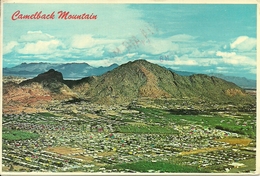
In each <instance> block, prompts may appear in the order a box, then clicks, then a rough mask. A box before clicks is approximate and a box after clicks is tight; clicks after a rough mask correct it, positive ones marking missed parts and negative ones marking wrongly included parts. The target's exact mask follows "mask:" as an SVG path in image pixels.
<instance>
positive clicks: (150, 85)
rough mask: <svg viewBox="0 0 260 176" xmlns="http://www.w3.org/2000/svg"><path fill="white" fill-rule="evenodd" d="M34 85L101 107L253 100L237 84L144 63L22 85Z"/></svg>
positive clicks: (46, 76)
mask: <svg viewBox="0 0 260 176" xmlns="http://www.w3.org/2000/svg"><path fill="white" fill-rule="evenodd" d="M35 83H37V84H40V85H42V87H43V88H45V89H48V90H50V91H51V93H52V94H56V95H57V94H64V92H65V94H66V95H73V96H75V95H78V96H79V97H81V98H86V99H88V100H89V101H91V102H96V103H101V104H120V103H127V102H128V103H129V102H131V101H134V100H136V99H138V98H151V99H158V98H185V97H186V98H196V99H198V100H202V99H204V100H209V101H216V102H237V101H239V102H241V101H243V102H245V101H247V100H249V101H252V100H253V99H252V97H251V96H249V95H247V94H246V93H245V91H244V90H243V89H241V88H240V87H238V86H237V85H235V84H234V83H231V82H227V81H225V80H223V79H220V78H217V77H214V76H208V75H204V74H194V75H191V76H181V75H178V74H176V73H174V72H172V71H170V70H168V69H166V68H164V67H161V66H159V65H156V64H152V63H150V62H147V61H145V60H136V61H133V62H128V63H126V64H122V65H120V66H118V67H117V68H115V69H113V70H111V71H109V72H106V73H104V74H102V75H100V76H90V77H85V78H82V79H80V80H64V79H63V76H62V73H60V72H58V71H55V70H54V69H51V70H49V71H47V72H44V73H42V74H39V75H38V76H37V77H35V78H32V79H28V80H26V81H23V82H21V83H20V86H26V87H28V86H30V85H34V84H35Z"/></svg>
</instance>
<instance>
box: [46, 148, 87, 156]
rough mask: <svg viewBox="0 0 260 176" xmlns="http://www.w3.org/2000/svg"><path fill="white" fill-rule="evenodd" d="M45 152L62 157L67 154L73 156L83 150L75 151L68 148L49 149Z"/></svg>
mask: <svg viewBox="0 0 260 176" xmlns="http://www.w3.org/2000/svg"><path fill="white" fill-rule="evenodd" d="M46 151H49V152H54V153H58V154H62V155H68V154H75V153H81V152H83V151H84V150H83V149H76V148H70V147H49V148H47V149H46Z"/></svg>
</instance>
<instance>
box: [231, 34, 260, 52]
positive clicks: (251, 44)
mask: <svg viewBox="0 0 260 176" xmlns="http://www.w3.org/2000/svg"><path fill="white" fill-rule="evenodd" d="M255 47H256V39H255V38H249V37H248V36H240V37H238V38H237V39H236V40H235V41H234V42H233V43H231V44H230V48H231V49H238V50H243V51H250V50H252V49H254V48H255Z"/></svg>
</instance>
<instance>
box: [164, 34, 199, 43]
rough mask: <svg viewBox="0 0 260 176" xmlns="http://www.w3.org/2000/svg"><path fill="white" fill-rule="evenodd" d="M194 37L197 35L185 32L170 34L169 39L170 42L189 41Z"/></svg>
mask: <svg viewBox="0 0 260 176" xmlns="http://www.w3.org/2000/svg"><path fill="white" fill-rule="evenodd" d="M196 38H197V37H194V36H191V35H187V34H178V35H174V36H171V37H170V38H169V39H170V40H171V41H172V42H191V41H193V40H194V39H196Z"/></svg>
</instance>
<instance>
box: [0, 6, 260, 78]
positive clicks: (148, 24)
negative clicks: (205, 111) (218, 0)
mask: <svg viewBox="0 0 260 176" xmlns="http://www.w3.org/2000/svg"><path fill="white" fill-rule="evenodd" d="M17 10H20V13H21V14H25V15H30V14H34V13H35V12H37V11H42V13H43V14H44V13H45V14H50V13H52V12H55V19H53V20H12V19H11V16H12V14H13V13H14V12H16V11H17ZM59 11H69V12H70V14H73V15H76V14H77V15H81V14H83V13H89V14H91V13H93V14H95V15H97V19H96V20H61V19H58V12H59ZM256 26H257V25H256V5H255V4H251V5H250V4H243V5H236V4H232V5H228V4H225V5H224V4H222V5H221V4H219V5H217V4H208V5H205V4H109V5H108V4H17V3H16V4H13V3H12V4H11V3H5V4H4V8H3V50H2V51H3V67H13V66H15V65H18V64H20V63H22V62H27V63H30V62H51V63H64V62H65V63H67V62H86V63H88V64H90V65H92V66H109V65H111V64H113V63H117V64H123V63H126V62H128V61H132V60H136V59H146V60H148V61H150V62H152V63H156V64H160V65H162V66H165V67H168V68H172V69H175V70H180V71H190V72H196V73H205V74H208V73H222V74H225V75H232V76H243V77H247V78H250V79H255V77H256Z"/></svg>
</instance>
